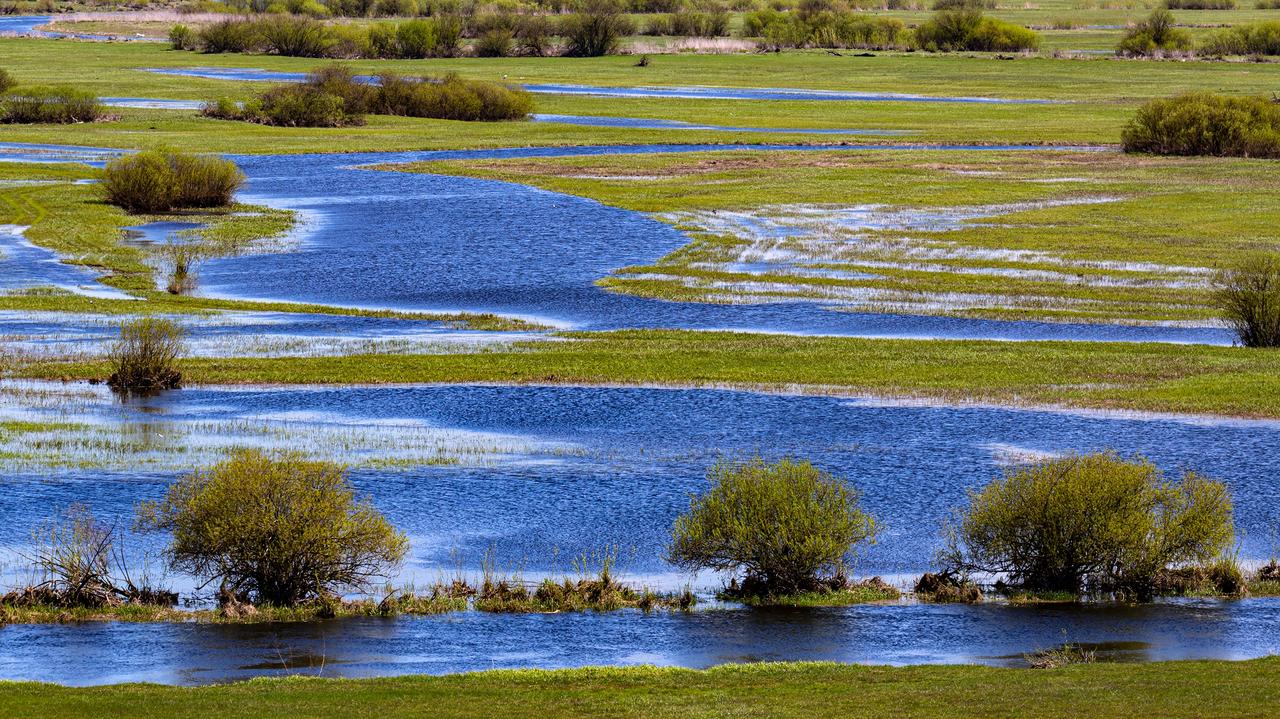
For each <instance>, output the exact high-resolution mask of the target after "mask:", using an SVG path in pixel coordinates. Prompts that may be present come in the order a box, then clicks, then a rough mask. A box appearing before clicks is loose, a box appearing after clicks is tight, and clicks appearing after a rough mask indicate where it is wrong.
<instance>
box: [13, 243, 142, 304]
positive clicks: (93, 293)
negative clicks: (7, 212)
mask: <svg viewBox="0 0 1280 719" xmlns="http://www.w3.org/2000/svg"><path fill="white" fill-rule="evenodd" d="M25 230H26V228H25V227H19V226H16V225H0V293H4V292H10V291H15V290H29V289H32V288H35V287H53V288H57V289H61V290H66V291H68V292H73V293H75V294H79V295H87V296H89V297H106V298H114V299H128V298H129V296H128V295H126V294H125V293H123V292H120V291H119V290H116V289H113V288H111V287H108V286H107V285H104V284H101V283H99V282H98V276H97V273H95V272H93V271H92V270H90V269H88V268H86V267H82V266H78V265H72V264H67V263H65V262H63V261H62V260H61V258H59V257H58V254H57V253H55V252H53V251H52V250H48V249H45V248H43V247H39V246H37V245H33V244H31V242H30V241H29V240H28V239H27V238H26V237H25V236H24V235H23V233H24V231H25Z"/></svg>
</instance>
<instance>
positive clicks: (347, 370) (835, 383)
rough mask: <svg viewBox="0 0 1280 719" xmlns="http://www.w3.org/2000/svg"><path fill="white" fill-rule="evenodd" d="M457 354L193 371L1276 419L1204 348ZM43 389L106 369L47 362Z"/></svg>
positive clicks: (587, 337) (205, 378) (1264, 391)
mask: <svg viewBox="0 0 1280 719" xmlns="http://www.w3.org/2000/svg"><path fill="white" fill-rule="evenodd" d="M564 336H565V337H568V338H570V339H573V340H575V341H571V342H524V343H518V344H517V345H516V346H515V347H514V348H511V349H502V350H494V351H486V352H478V353H471V354H459V355H377V356H372V357H370V356H352V357H303V358H293V357H289V358H230V359H192V360H187V361H185V362H183V363H182V365H181V367H182V372H183V376H184V377H185V378H186V381H187V382H189V383H190V384H211V383H216V384H223V383H227V384H235V383H268V384H276V383H279V384H352V383H374V384H380V383H423V382H453V383H468V382H498V383H513V384H523V383H528V384H611V383H623V384H641V385H645V384H653V385H666V386H687V385H696V386H732V387H742V388H753V389H777V390H783V391H802V392H812V393H828V394H868V395H875V396H885V397H898V398H927V399H932V400H938V401H951V402H969V401H978V402H992V403H1005V404H1014V405H1064V406H1072V407H1082V408H1098V409H1123V410H1141V411H1153V412H1181V413H1204V414H1219V415H1229V416H1237V417H1280V352H1276V351H1272V350H1252V349H1244V348H1239V347H1211V346H1204V345H1190V346H1181V345H1172V344H1160V343H1151V344H1134V343H1112V342H996V341H978V340H883V339H859V338H837V337H796V336H787V335H754V334H735V333H728V332H684V331H666V330H636V331H624V332H605V333H566V334H565V335H564ZM16 373H17V374H18V375H19V376H25V377H33V378H45V379H58V378H66V379H89V378H105V377H106V376H107V375H108V374H109V373H110V370H109V365H108V364H107V363H106V362H41V363H31V364H24V365H22V366H20V367H18V368H17V369H16Z"/></svg>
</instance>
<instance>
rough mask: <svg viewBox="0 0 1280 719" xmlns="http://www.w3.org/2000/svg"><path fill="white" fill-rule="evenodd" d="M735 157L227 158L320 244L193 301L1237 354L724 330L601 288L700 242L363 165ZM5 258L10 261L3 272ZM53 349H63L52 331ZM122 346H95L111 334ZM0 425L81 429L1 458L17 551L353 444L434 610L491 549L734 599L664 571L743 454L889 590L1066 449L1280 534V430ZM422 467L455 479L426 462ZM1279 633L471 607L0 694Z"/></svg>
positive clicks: (1266, 543) (315, 395)
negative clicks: (1192, 493) (76, 506)
mask: <svg viewBox="0 0 1280 719" xmlns="http://www.w3.org/2000/svg"><path fill="white" fill-rule="evenodd" d="M920 147H923V146H920ZM885 148H886V149H888V148H893V149H901V150H902V151H904V152H908V151H911V150H913V149H919V148H917V147H913V146H885ZM721 149H725V148H724V147H722V146H715V145H705V146H698V145H645V146H638V147H636V146H617V147H576V148H521V149H502V150H480V151H438V152H411V153H403V152H401V153H366V154H342V153H335V154H328V155H277V156H240V157H236V158H234V159H235V160H236V161H237V162H238V163H239V164H240V166H241V167H242V168H243V169H244V171H245V172H246V174H247V175H248V178H249V182H248V185H247V187H246V189H245V190H244V192H243V193H242V196H241V198H240V199H242V200H243V201H245V202H249V203H257V204H266V205H270V206H273V207H279V208H287V209H293V210H297V211H299V213H300V215H301V217H302V218H303V219H304V225H303V227H302V228H301V230H300V231H299V232H298V233H297V236H296V237H295V238H294V244H293V246H291V247H290V248H289V251H287V252H282V253H276V254H260V255H249V256H244V257H236V258H228V259H222V260H217V261H211V262H209V263H207V264H206V265H204V266H203V267H202V268H201V282H202V286H201V291H202V292H205V293H208V294H210V295H216V296H220V297H237V298H257V299H271V300H286V301H299V302H314V303H322V304H329V305H340V306H347V307H364V308H392V309H402V310H436V311H462V310H465V311H475V312H496V313H501V314H505V315H512V316H519V317H525V318H531V319H536V320H538V321H541V322H544V323H546V324H549V325H552V326H556V327H569V328H581V329H613V328H643V327H672V328H686V329H704V330H705V329H741V330H753V331H764V332H785V333H805V334H830V335H856V336H869V337H940V338H991V339H1002V340H1032V339H1063V340H1117V341H1157V342H1202V343H1214V344H1226V343H1228V342H1229V341H1230V338H1229V336H1228V335H1227V333H1226V332H1225V331H1223V330H1221V329H1218V328H1210V327H1156V326H1152V327H1131V326H1119V325H1088V324H1060V323H1041V322H1002V321H988V320H969V319H958V318H948V317H937V316H911V315H894V314H870V313H852V312H841V311H832V310H830V309H827V308H824V307H823V306H822V305H821V304H819V303H814V302H785V303H773V304H742V305H728V304H724V305H716V304H698V303H680V302H666V301H657V300H648V299H642V298H637V297H631V296H626V295H621V294H615V293H610V292H606V291H604V290H602V289H600V288H599V287H597V286H596V285H595V284H594V283H595V281H596V280H598V279H600V278H601V277H605V276H607V275H608V274H609V273H610V272H612V271H614V270H615V269H617V268H620V267H624V266H628V265H634V264H644V263H650V262H652V261H654V260H655V259H657V258H659V257H661V256H663V255H665V254H667V253H669V252H671V251H673V250H675V249H677V248H679V247H681V246H682V245H684V244H686V243H687V242H688V237H687V236H685V235H684V234H682V233H681V232H680V231H678V230H677V229H675V228H673V227H671V226H670V225H667V224H664V223H662V222H659V221H657V220H655V219H652V218H650V217H648V216H645V215H642V214H638V213H634V212H629V211H625V210H620V209H616V208H611V207H607V206H604V205H601V204H599V203H597V202H593V201H590V200H586V199H582V198H578V197H572V196H568V195H563V194H558V193H553V192H547V191H543V190H538V189H534V188H530V187H526V186H522V185H515V184H510V183H503V182H495V181H488V180H477V179H468V178H460V177H448V176H441V175H429V174H411V173H403V172H387V171H376V170H372V169H365V168H366V167H367V166H369V165H376V164H385V163H403V162H413V161H423V160H451V159H464V160H465V159H488V158H502V157H510V158H516V157H554V156H568V155H597V154H621V153H637V152H645V153H653V152H691V151H709V150H721ZM734 149H754V150H796V149H815V148H812V147H797V146H787V145H756V146H735V148H734ZM818 149H827V150H848V149H867V148H866V146H863V147H859V148H847V147H840V146H833V147H827V148H818ZM928 149H932V150H939V151H945V150H953V151H978V150H995V149H999V150H1006V151H1017V150H1021V149H1030V148H1021V147H1006V148H975V147H959V146H957V147H951V148H937V147H930V148H928ZM1037 149H1042V148H1037ZM113 154H115V151H112V150H107V149H97V150H94V149H87V150H86V149H77V148H64V147H55V146H43V147H39V146H22V145H12V144H9V145H4V146H0V156H4V157H6V159H11V160H23V159H25V160H39V161H90V162H102V161H104V160H105V159H107V158H109V157H110V156H112V155H113ZM10 235H11V236H14V237H17V235H15V234H14V233H13V232H11V233H10ZM14 242H17V240H16V239H15V240H14ZM39 259H40V261H42V262H43V261H46V260H48V258H39ZM10 261H13V260H12V259H11V258H10V257H8V256H6V257H4V258H0V269H3V267H4V263H5V262H10ZM34 262H35V261H34V260H30V259H29V258H28V262H27V265H24V267H27V268H28V270H30V267H31V266H34V265H33V263H34ZM37 275H38V272H37ZM38 279H39V277H38V276H37V277H36V280H38ZM3 321H6V320H5V318H3V317H0V322H3ZM7 321H10V322H13V323H22V322H26V323H33V322H35V323H38V324H37V326H38V327H41V328H45V330H47V331H49V332H51V333H53V332H56V331H57V330H58V328H59V327H60V326H61V327H62V329H63V330H66V329H67V328H70V327H73V326H74V325H76V323H77V320H76V319H75V317H74V316H65V317H64V316H50V317H47V318H31V317H17V316H15V317H10V318H8V320H7ZM275 321H278V322H288V321H289V320H286V319H282V318H278V317H277V318H275ZM270 322H272V319H271V318H269V317H268V318H264V317H256V318H249V319H246V320H244V321H243V322H241V323H239V324H237V323H231V324H230V325H219V327H220V328H221V329H218V330H217V332H221V333H225V334H234V333H236V332H237V331H238V330H236V329H235V327H237V326H239V327H248V328H250V329H249V330H246V331H248V332H250V333H252V332H254V330H253V329H252V328H253V327H255V326H258V324H255V323H259V324H267V323H270ZM335 322H338V321H336V320H335ZM39 323H43V324H39ZM59 323H62V324H61V325H60V324H59ZM303 324H305V323H303ZM390 324H392V323H390V322H382V321H372V320H371V321H369V322H367V323H355V325H353V326H363V327H365V328H366V329H367V331H369V332H371V333H374V334H377V333H385V332H388V331H392V330H389V329H388V328H389V326H390ZM228 327H230V329H228ZM397 327H399V325H397ZM439 330H440V328H439V327H436V326H432V327H431V331H439ZM39 331H44V330H37V331H32V332H30V333H31V334H39ZM86 331H87V330H86ZM316 331H317V332H319V333H320V334H322V335H324V336H335V337H336V336H340V335H343V334H344V333H346V332H347V329H344V326H343V325H341V324H338V325H335V326H334V327H326V328H325V329H324V330H323V331H320V330H316ZM302 334H303V335H304V336H305V334H306V333H305V332H302ZM100 335H101V331H100V330H99V334H98V335H95V336H100ZM0 412H2V413H3V415H4V416H5V417H6V418H13V419H20V420H31V421H35V422H62V423H65V424H66V425H68V426H67V428H64V429H62V430H59V432H60V434H59V441H58V442H57V443H56V448H55V449H50V447H54V446H55V444H54V443H51V442H42V441H41V439H42V438H41V437H40V436H34V437H26V438H25V439H17V440H13V439H10V440H8V444H7V446H3V447H0V449H4V450H7V451H6V452H3V453H0V454H3V456H6V457H10V458H13V457H18V458H20V459H9V460H6V461H7V462H8V466H7V467H6V471H5V472H4V474H3V480H2V481H3V484H4V487H3V492H4V497H5V500H4V502H3V503H0V544H3V545H6V546H9V547H21V546H23V545H24V544H25V543H26V542H27V541H28V539H29V537H30V536H31V531H32V530H33V529H34V528H35V527H36V526H37V525H38V523H39V522H40V521H41V520H42V519H45V518H48V517H49V516H50V515H51V509H50V508H61V507H65V506H66V505H68V504H70V503H72V502H85V503H88V504H90V505H92V506H93V507H94V508H95V510H96V511H98V512H99V513H100V514H102V515H104V516H122V517H123V516H127V515H128V513H129V512H130V511H131V508H132V507H133V506H134V505H135V504H136V502H138V501H140V500H143V499H153V498H156V497H158V496H160V495H161V494H162V493H163V491H164V487H165V486H166V485H167V484H168V483H169V482H170V481H172V480H173V478H174V477H175V476H177V475H178V474H180V473H181V472H182V471H185V469H186V468H188V467H189V466H190V464H191V463H192V462H195V461H204V460H205V459H207V458H210V457H213V456H216V453H217V452H218V451H219V450H221V449H223V448H225V447H227V446H243V445H245V444H249V445H258V446H264V447H286V446H287V447H291V448H304V449H306V448H310V449H318V448H328V449H330V450H332V448H334V447H340V448H342V449H341V452H340V454H341V458H342V459H344V460H346V461H349V462H351V463H352V465H353V466H354V467H355V470H354V473H353V477H354V480H355V482H356V483H357V484H358V486H359V488H360V489H361V490H362V491H364V492H367V493H368V494H369V495H370V496H371V497H372V498H373V501H374V502H375V503H376V504H377V505H378V507H379V508H380V509H382V510H383V511H384V512H386V513H387V514H388V516H389V518H390V519H391V520H392V522H394V523H395V524H396V525H397V526H399V527H401V528H402V529H404V531H406V532H407V533H408V534H409V535H410V537H411V539H412V542H413V549H412V552H411V555H412V556H411V561H410V562H409V565H408V567H407V568H406V572H405V576H404V577H402V579H412V580H414V581H417V582H419V583H420V584H424V583H429V582H430V581H431V580H432V579H433V578H434V577H436V576H438V575H439V573H441V572H443V571H448V570H449V569H450V568H452V567H453V566H454V564H453V562H455V561H456V560H455V558H456V557H459V556H460V557H463V558H464V561H465V562H466V563H467V566H476V565H477V564H478V561H479V556H480V555H481V554H482V553H484V552H485V551H486V549H488V548H490V547H492V548H494V550H495V551H496V552H497V554H498V557H499V560H500V562H502V563H504V566H513V567H515V566H518V567H520V568H521V569H522V570H523V571H525V572H526V573H527V574H528V575H529V576H539V575H547V574H552V575H554V574H556V573H557V572H561V571H565V570H566V568H567V567H566V565H567V561H566V560H565V558H566V557H572V556H573V555H575V554H576V553H580V552H590V551H597V550H599V549H600V548H601V546H602V545H616V546H617V547H618V548H619V551H620V553H621V555H622V558H623V561H622V567H621V569H622V571H623V573H624V575H625V576H626V577H627V578H629V579H633V580H634V581H637V582H643V583H646V584H649V585H652V586H657V587H665V588H675V587H679V586H681V585H682V584H683V583H685V582H694V583H695V586H697V587H698V588H699V589H700V590H701V591H704V592H706V591H709V590H711V589H714V586H715V585H716V583H717V582H718V579H717V578H714V577H696V578H690V577H682V576H679V575H676V574H673V573H672V571H671V570H670V569H669V568H668V567H667V566H665V565H664V564H663V563H662V561H661V559H660V555H661V548H662V544H663V541H664V538H665V535H666V532H667V529H668V528H669V526H670V523H671V520H672V518H673V517H674V516H675V514H676V513H677V512H679V511H680V510H681V509H682V508H683V507H684V506H685V505H686V503H687V497H688V494H689V493H690V492H694V491H697V490H698V489H699V488H700V487H701V486H702V482H703V477H704V476H705V473H706V470H707V468H708V467H709V466H710V465H711V464H713V463H714V462H715V461H716V460H717V459H718V458H721V457H729V458H743V457H749V456H753V455H760V456H764V457H766V458H778V457H783V456H799V457H805V458H808V459H811V460H812V461H814V462H815V464H818V465H820V466H822V467H823V468H825V469H829V470H831V471H833V472H836V473H838V474H841V475H843V476H845V477H847V478H849V479H850V480H851V481H852V482H854V483H855V484H856V485H857V486H858V487H859V488H860V489H861V490H862V492H863V493H864V503H865V505H866V507H867V508H868V509H869V510H870V511H871V512H873V513H874V514H876V515H877V516H878V517H879V518H880V519H881V521H882V523H883V526H884V533H883V534H882V536H881V537H880V542H879V544H877V545H876V546H875V547H873V548H871V549H870V550H869V551H868V552H867V553H866V554H865V555H864V556H862V557H861V559H860V563H859V565H858V568H857V571H858V573H859V574H860V575H863V574H866V575H870V574H879V575H883V576H886V577H888V578H890V579H891V580H893V581H905V578H906V577H908V576H909V575H911V574H914V573H918V572H920V571H924V570H926V569H928V568H929V567H930V566H931V563H932V558H933V554H934V552H935V551H936V550H937V548H938V539H937V529H938V527H939V526H940V523H941V522H942V520H943V519H944V518H945V517H946V516H947V514H948V513H949V512H950V511H951V510H952V509H954V508H955V507H957V506H958V505H960V504H961V503H962V502H963V501H964V496H965V491H966V490H967V489H969V488H972V487H975V486H978V485H980V484H982V483H984V482H985V481H987V480H989V479H990V478H991V477H992V476H994V475H995V474H998V473H999V472H1001V471H1002V470H1003V469H1004V468H1006V467H1008V466H1011V465H1015V464H1017V463H1019V462H1025V461H1027V460H1028V459H1034V458H1038V457H1044V456H1052V455H1056V454H1060V453H1064V452H1071V451H1090V450H1097V449H1103V448H1115V449H1117V450H1118V451H1120V452H1122V453H1125V454H1142V455H1145V456H1147V457H1149V458H1151V459H1152V460H1153V461H1155V462H1157V463H1158V464H1159V465H1160V466H1162V467H1164V468H1166V469H1167V470H1169V471H1171V472H1178V471H1181V470H1183V469H1195V470H1197V471H1202V472H1205V473H1207V474H1209V475H1212V476H1215V477H1220V478H1222V479H1224V480H1226V481H1227V482H1228V483H1229V484H1230V487H1231V490H1232V493H1233V496H1234V498H1235V503H1236V508H1237V521H1238V525H1239V529H1240V534H1241V536H1242V544H1241V557H1242V558H1243V559H1245V560H1247V561H1260V560H1264V559H1266V558H1267V557H1268V556H1270V554H1271V553H1272V552H1273V551H1274V547H1273V546H1272V544H1273V540H1272V532H1273V531H1274V528H1276V527H1277V526H1280V511H1278V510H1277V509H1276V508H1277V507H1280V502H1278V501H1277V500H1278V499H1280V489H1277V486H1276V484H1275V482H1274V478H1275V477H1277V476H1280V459H1277V455H1276V453H1275V452H1274V451H1273V449H1274V447H1276V446H1277V445H1278V444H1280V425H1277V424H1276V423H1274V422H1253V421H1227V420H1205V419H1195V418H1186V417H1160V416H1137V415H1116V414H1098V413H1082V412H1056V411H1030V410H1015V409H1000V408H988V407H947V406H929V405H909V404H886V403H878V402H872V401H868V400H857V399H842V398H834V397H805V396H790V395H774V394H763V393H755V392H741V391H728V390H714V389H698V390H693V389H684V390H682V389H654V388H590V387H536V386H534V387H530V386H524V387H505V386H415V387H390V388H372V387H343V388H309V389H284V388H219V387H204V388H193V389H186V390H182V391H180V392H175V393H170V394H168V395H165V396H162V397H159V398H152V399H149V400H142V401H137V402H130V403H123V404H122V403H120V402H118V401H116V400H114V399H113V398H112V397H111V395H110V394H109V393H107V392H106V391H105V390H102V389H100V388H94V387H82V386H64V385H60V384H38V383H36V384H20V383H5V384H0ZM388 453H392V454H394V453H403V456H404V457H405V458H407V459H410V460H413V461H407V462H405V464H404V466H400V467H391V468H388V467H387V466H386V465H385V464H383V465H378V464H377V463H376V462H372V461H370V460H371V459H373V458H376V457H379V456H387V455H388ZM206 455H207V457H206ZM396 456H400V455H396ZM424 457H425V458H431V457H434V458H436V459H437V460H440V461H432V462H421V461H420V460H422V459H424ZM176 581H178V582H179V583H181V581H182V580H180V579H179V580H176ZM1278 615H1280V602H1278V601H1275V600H1263V599H1259V600H1235V601H1226V600H1185V601H1184V600H1179V601H1167V602H1161V603H1158V604H1154V605H1149V606H1139V607H1084V608H1080V607H1071V608H1064V607H1038V608H1018V607H1005V606H977V607H950V606H930V605H919V604H912V603H906V604H889V605H876V606H861V607H850V608H836V609H820V610H802V611H751V610H746V609H743V608H741V607H736V606H721V605H716V604H714V603H712V604H711V605H710V606H707V607H704V608H701V609H698V610H696V611H694V612H692V613H690V614H675V615H668V614H663V613H658V614H653V615H644V614H641V613H638V612H617V613H608V614H563V615H551V616H508V615H487V614H482V613H479V612H465V613H460V614H453V615H446V616H441V617H432V618H404V619H391V620H382V619H376V620H375V619H361V620H349V621H334V622H322V623H318V624H308V625H284V626H281V625H267V626H249V627H243V626H213V625H196V624H173V625H130V624H93V625H88V626H30V627H19V626H5V627H0V678H4V679H25V678H39V679H43V680H52V681H59V682H64V683H69V684H96V683H108V682H116V681H131V680H150V681H162V682H171V683H203V682H211V681H223V680H228V679H234V678H240V677H245V676H252V675H260V674H278V673H289V672H296V673H323V674H325V675H349V676H365V675H381V674H399V673H422V672H427V673H444V672H454V671H463V670H472V669H487V668H492V667H560V666H579V665H586V664H600V663H613V664H631V663H658V664H678V665H686V666H707V665H710V664H715V663H720V662H726V661H744V660H753V659H832V660H840V661H862V662H877V663H883V662H888V663H916V662H952V661H966V662H968V661H973V662H985V663H993V664H1017V663H1019V662H1022V661H1023V659H1022V653H1023V652H1028V651H1032V650H1035V649H1039V648H1045V647H1049V646H1053V645H1056V644H1059V643H1061V642H1062V641H1064V640H1066V641H1078V642H1097V643H1100V644H1101V647H1102V649H1103V650H1104V651H1106V652H1109V653H1111V654H1112V655H1114V656H1115V657H1116V658H1119V659H1153V658H1178V657H1227V658H1239V657H1249V656H1259V655H1263V654H1267V653H1270V652H1273V651H1275V649H1276V646H1275V645H1276V644H1277V642H1276V640H1274V638H1273V637H1274V631H1273V628H1274V626H1276V621H1277V619H1278V618H1280V617H1278Z"/></svg>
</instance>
